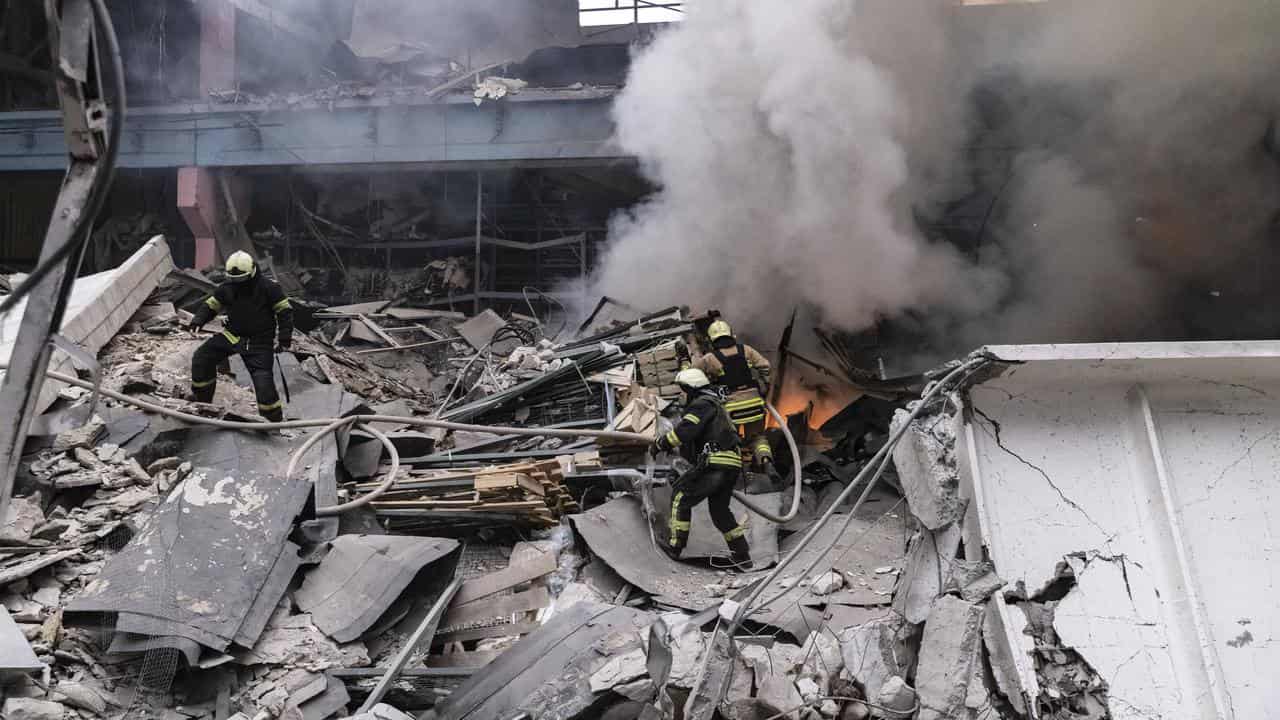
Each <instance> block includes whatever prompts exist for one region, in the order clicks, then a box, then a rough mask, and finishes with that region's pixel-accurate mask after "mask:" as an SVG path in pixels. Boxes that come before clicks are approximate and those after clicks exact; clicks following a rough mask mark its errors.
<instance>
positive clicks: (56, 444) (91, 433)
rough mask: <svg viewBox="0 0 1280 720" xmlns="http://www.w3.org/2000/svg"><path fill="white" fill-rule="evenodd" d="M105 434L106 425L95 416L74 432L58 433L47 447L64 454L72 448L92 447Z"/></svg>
mask: <svg viewBox="0 0 1280 720" xmlns="http://www.w3.org/2000/svg"><path fill="white" fill-rule="evenodd" d="M106 432H107V423H106V422H105V421H103V419H102V418H100V417H98V416H97V415H95V416H93V418H92V419H90V420H89V422H87V423H85V424H84V425H81V426H80V427H78V428H76V429H74V430H68V431H66V432H64V433H59V434H58V435H57V436H56V437H54V439H53V445H51V446H50V447H49V449H50V450H52V451H53V452H55V453H64V452H66V451H68V450H71V449H72V448H78V447H79V448H88V447H92V446H93V444H94V443H96V442H97V441H98V440H99V439H100V438H102V436H103V435H105V434H106Z"/></svg>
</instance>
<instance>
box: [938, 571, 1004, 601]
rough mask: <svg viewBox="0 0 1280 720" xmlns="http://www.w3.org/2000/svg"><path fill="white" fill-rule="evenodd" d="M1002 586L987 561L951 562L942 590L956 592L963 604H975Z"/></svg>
mask: <svg viewBox="0 0 1280 720" xmlns="http://www.w3.org/2000/svg"><path fill="white" fill-rule="evenodd" d="M1004 584H1005V583H1004V580H1001V579H1000V576H999V575H996V568H995V565H993V564H992V563H991V562H990V561H989V560H952V561H951V573H950V575H949V576H948V578H947V581H946V583H944V590H947V591H955V592H958V593H959V594H960V597H961V598H962V599H963V600H964V601H965V602H971V603H977V602H982V601H984V600H986V599H987V598H989V597H991V595H992V594H993V593H995V591H997V590H999V589H1000V588H1002V587H1004Z"/></svg>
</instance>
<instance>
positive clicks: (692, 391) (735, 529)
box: [656, 368, 751, 570]
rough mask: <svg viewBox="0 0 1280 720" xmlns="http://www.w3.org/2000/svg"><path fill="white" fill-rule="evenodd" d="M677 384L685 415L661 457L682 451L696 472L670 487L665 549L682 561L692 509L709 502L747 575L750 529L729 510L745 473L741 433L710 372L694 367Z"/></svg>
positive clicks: (663, 442)
mask: <svg viewBox="0 0 1280 720" xmlns="http://www.w3.org/2000/svg"><path fill="white" fill-rule="evenodd" d="M676 384H677V385H679V386H680V388H681V389H682V390H683V391H684V393H685V397H686V402H685V407H684V415H683V416H682V417H681V418H680V423H679V424H678V425H676V426H675V428H673V429H672V430H671V431H670V432H668V433H667V434H666V435H663V436H662V437H660V438H658V440H657V442H656V445H657V448H658V449H659V450H661V451H663V452H668V451H678V452H679V453H680V454H681V455H682V456H683V457H684V458H685V459H686V460H688V461H689V462H691V463H693V465H694V467H693V469H691V470H690V471H688V472H687V473H685V474H684V475H682V476H680V478H679V479H678V480H677V481H676V483H675V484H674V485H673V486H672V491H673V494H672V496H671V520H670V526H669V530H670V533H669V538H668V541H667V546H666V547H665V548H664V549H665V550H666V552H667V554H668V555H670V556H671V557H672V558H679V557H680V553H681V552H683V551H684V547H685V545H686V544H687V543H688V542H689V531H690V529H691V527H692V518H693V507H694V506H695V505H697V504H698V503H700V502H702V501H703V500H706V501H707V509H708V510H710V512H711V521H712V522H713V523H715V526H716V529H718V530H719V531H720V532H721V533H722V534H723V536H724V541H725V544H726V545H728V546H729V554H730V559H731V560H732V561H733V563H734V564H735V565H737V566H738V568H739V569H743V570H749V569H751V547H750V545H749V544H748V543H747V530H746V528H745V527H744V526H742V525H741V524H739V523H738V521H737V519H736V518H734V516H733V511H732V510H731V509H730V508H729V500H730V499H731V498H732V497H733V488H734V486H735V485H736V484H737V482H738V476H739V475H740V474H741V473H742V455H741V454H740V451H739V445H740V441H739V438H738V432H737V430H735V429H734V426H733V421H732V420H730V419H729V415H728V413H727V412H726V411H725V408H724V405H722V404H721V400H720V394H719V392H717V391H716V389H715V388H713V387H712V386H711V381H710V380H708V379H707V376H706V373H704V372H702V371H701V370H698V369H696V368H688V369H685V370H681V371H680V373H679V374H678V375H676Z"/></svg>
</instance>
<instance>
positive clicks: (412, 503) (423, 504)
mask: <svg viewBox="0 0 1280 720" xmlns="http://www.w3.org/2000/svg"><path fill="white" fill-rule="evenodd" d="M479 502H480V498H478V497H474V496H473V497H470V498H467V499H466V500H384V501H374V502H373V503H371V504H372V505H373V506H374V507H375V508H398V507H401V508H425V509H430V508H433V507H437V506H443V507H451V508H457V507H461V508H464V509H465V508H468V507H471V506H473V505H476V504H478V503H479Z"/></svg>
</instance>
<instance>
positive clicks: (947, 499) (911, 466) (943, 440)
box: [890, 410, 965, 530]
mask: <svg viewBox="0 0 1280 720" xmlns="http://www.w3.org/2000/svg"><path fill="white" fill-rule="evenodd" d="M907 417H908V412H907V411H906V410H898V411H897V412H896V413H894V416H893V423H892V425H891V429H890V433H891V434H892V433H896V432H897V431H898V430H899V429H901V428H902V426H903V425H904V424H905V423H906V419H907ZM955 422H956V420H955V418H954V417H953V416H950V415H942V414H939V415H925V416H921V417H918V418H916V419H915V420H913V421H911V423H910V424H909V425H908V426H907V431H906V433H905V434H903V436H902V440H901V442H899V443H898V444H897V445H896V446H894V449H893V463H894V466H895V467H897V469H898V478H899V480H900V481H901V483H902V490H903V493H904V494H905V496H906V500H907V505H908V506H909V507H910V508H911V513H912V514H913V515H915V517H916V519H918V520H919V521H920V523H921V524H923V525H924V526H925V527H926V528H928V529H930V530H938V529H940V528H941V527H943V526H944V525H949V524H951V523H956V522H958V521H959V520H960V519H961V518H962V517H963V516H964V509H965V502H964V500H963V498H961V496H960V475H959V472H958V470H957V469H956V455H955V438H956V431H955V428H954V426H953V425H954V423H955Z"/></svg>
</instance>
